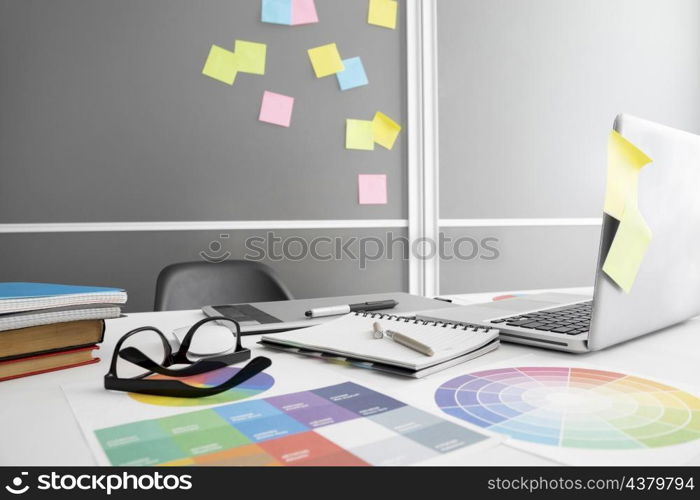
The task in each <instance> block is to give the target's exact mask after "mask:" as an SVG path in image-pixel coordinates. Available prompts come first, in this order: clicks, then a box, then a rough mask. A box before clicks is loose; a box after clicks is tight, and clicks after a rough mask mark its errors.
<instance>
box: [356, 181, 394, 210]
mask: <svg viewBox="0 0 700 500" xmlns="http://www.w3.org/2000/svg"><path fill="white" fill-rule="evenodd" d="M357 193H358V197H359V203H360V205H386V203H387V195H386V175H384V174H360V175H358V176H357Z"/></svg>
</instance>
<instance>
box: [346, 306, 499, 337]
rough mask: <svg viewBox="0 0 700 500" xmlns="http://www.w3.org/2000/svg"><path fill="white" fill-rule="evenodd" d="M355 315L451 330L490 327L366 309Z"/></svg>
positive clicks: (475, 329)
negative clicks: (367, 310)
mask: <svg viewBox="0 0 700 500" xmlns="http://www.w3.org/2000/svg"><path fill="white" fill-rule="evenodd" d="M352 314H354V315H355V316H362V317H363V318H371V319H386V320H392V321H400V322H401V321H402V322H404V323H412V324H414V325H426V326H440V327H442V328H448V327H451V328H452V329H453V330H473V331H475V332H479V331H483V332H488V331H490V330H491V328H487V327H483V326H480V325H473V324H470V323H451V322H449V321H426V320H422V319H415V318H411V317H407V316H398V315H396V314H386V313H373V312H366V311H357V312H354V313H352Z"/></svg>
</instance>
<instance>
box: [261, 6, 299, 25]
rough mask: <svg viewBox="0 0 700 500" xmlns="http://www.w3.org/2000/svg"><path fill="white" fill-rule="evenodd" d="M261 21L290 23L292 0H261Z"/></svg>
mask: <svg viewBox="0 0 700 500" xmlns="http://www.w3.org/2000/svg"><path fill="white" fill-rule="evenodd" d="M261 19H262V22H264V23H272V24H286V25H287V26H291V25H292V0H262V18H261Z"/></svg>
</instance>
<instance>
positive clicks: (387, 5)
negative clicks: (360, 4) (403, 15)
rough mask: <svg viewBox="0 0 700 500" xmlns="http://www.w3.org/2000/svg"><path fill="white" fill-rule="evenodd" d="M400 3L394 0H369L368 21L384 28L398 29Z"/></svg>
mask: <svg viewBox="0 0 700 500" xmlns="http://www.w3.org/2000/svg"><path fill="white" fill-rule="evenodd" d="M398 8H399V4H398V2H395V1H394V0H369V12H368V14H367V22H368V23H369V24H373V25H375V26H382V27H383V28H390V29H392V30H393V29H396V13H397V11H398Z"/></svg>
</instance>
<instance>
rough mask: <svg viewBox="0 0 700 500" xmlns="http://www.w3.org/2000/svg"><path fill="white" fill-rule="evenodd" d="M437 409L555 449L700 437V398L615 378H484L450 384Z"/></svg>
mask: <svg viewBox="0 0 700 500" xmlns="http://www.w3.org/2000/svg"><path fill="white" fill-rule="evenodd" d="M435 402H436V403H437V405H438V406H439V407H440V408H441V409H442V410H443V411H444V412H445V413H447V414H449V415H452V416H454V417H457V418H461V419H462V420H465V421H467V422H470V423H472V424H475V425H478V426H479V427H483V428H485V429H488V430H490V431H494V432H497V433H500V434H505V435H507V436H510V437H511V438H513V439H518V440H523V441H528V442H531V443H538V444H544V445H551V446H560V447H569V448H587V449H627V450H631V449H644V448H660V447H664V446H670V445H676V444H682V443H688V442H690V441H694V440H697V439H699V438H700V399H698V398H697V397H695V396H693V395H692V394H689V393H687V392H683V391H681V390H678V389H676V388H674V387H670V386H668V385H664V384H660V383H658V382H654V381H652V380H648V379H644V378H640V377H634V376H630V375H625V374H623V373H615V372H610V371H601V370H592V369H584V368H561V367H517V368H501V369H495V370H485V371H479V372H475V373H471V374H468V375H463V376H461V377H457V378H454V379H452V380H450V381H448V382H446V383H444V384H443V385H442V386H440V387H439V388H438V389H437V391H436V393H435Z"/></svg>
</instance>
